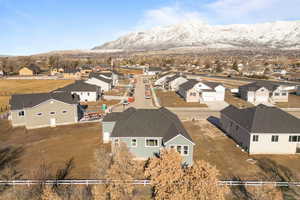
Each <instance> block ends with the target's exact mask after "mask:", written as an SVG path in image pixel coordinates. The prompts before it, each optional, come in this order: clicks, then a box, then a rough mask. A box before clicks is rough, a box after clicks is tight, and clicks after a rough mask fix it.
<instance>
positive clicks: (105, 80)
mask: <svg viewBox="0 0 300 200" xmlns="http://www.w3.org/2000/svg"><path fill="white" fill-rule="evenodd" d="M109 73H110V74H111V75H112V73H111V72H108V74H109ZM101 75H104V73H95V72H91V73H90V75H89V78H96V79H98V80H100V81H103V82H105V83H112V81H113V80H112V79H107V78H104V77H103V76H101ZM104 76H105V75H104Z"/></svg>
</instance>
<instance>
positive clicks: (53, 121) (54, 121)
mask: <svg viewBox="0 0 300 200" xmlns="http://www.w3.org/2000/svg"><path fill="white" fill-rule="evenodd" d="M50 126H51V127H54V126H56V119H55V118H50Z"/></svg>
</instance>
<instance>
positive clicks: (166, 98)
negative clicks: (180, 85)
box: [155, 90, 207, 107]
mask: <svg viewBox="0 0 300 200" xmlns="http://www.w3.org/2000/svg"><path fill="white" fill-rule="evenodd" d="M155 92H156V95H157V97H158V99H159V101H160V104H161V106H164V107H207V106H206V104H200V103H187V102H185V101H184V99H183V98H181V97H180V96H179V95H178V94H176V92H173V91H166V92H164V91H162V90H155Z"/></svg>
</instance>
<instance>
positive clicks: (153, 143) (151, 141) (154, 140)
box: [146, 139, 158, 147]
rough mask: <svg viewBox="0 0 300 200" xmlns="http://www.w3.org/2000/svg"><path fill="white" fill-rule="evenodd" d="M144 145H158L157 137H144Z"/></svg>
mask: <svg viewBox="0 0 300 200" xmlns="http://www.w3.org/2000/svg"><path fill="white" fill-rule="evenodd" d="M146 147H158V140H157V139H146Z"/></svg>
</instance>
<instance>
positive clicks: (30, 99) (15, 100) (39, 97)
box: [9, 92, 79, 110]
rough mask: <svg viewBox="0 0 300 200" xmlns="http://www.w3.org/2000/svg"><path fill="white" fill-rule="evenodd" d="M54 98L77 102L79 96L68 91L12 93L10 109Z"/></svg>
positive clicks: (72, 102)
mask: <svg viewBox="0 0 300 200" xmlns="http://www.w3.org/2000/svg"><path fill="white" fill-rule="evenodd" d="M50 99H55V100H58V101H62V102H64V103H68V104H77V103H78V101H79V97H78V96H77V95H72V94H71V93H68V92H52V93H35V94H15V95H12V97H11V99H10V101H9V103H10V106H11V110H19V109H23V108H31V107H33V106H36V105H38V104H40V103H42V102H44V101H48V100H50Z"/></svg>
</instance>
